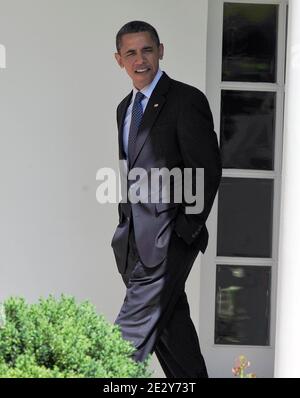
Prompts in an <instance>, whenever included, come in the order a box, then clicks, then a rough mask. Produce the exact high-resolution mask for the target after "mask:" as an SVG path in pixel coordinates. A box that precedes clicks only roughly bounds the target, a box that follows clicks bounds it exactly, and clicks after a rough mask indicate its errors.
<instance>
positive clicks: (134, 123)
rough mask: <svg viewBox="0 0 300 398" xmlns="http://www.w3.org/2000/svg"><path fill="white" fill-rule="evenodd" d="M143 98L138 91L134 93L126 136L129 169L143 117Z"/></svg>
mask: <svg viewBox="0 0 300 398" xmlns="http://www.w3.org/2000/svg"><path fill="white" fill-rule="evenodd" d="M144 97H145V96H144V94H143V93H141V92H140V91H138V92H137V93H136V96H135V99H134V103H133V107H132V111H131V123H130V128H129V135H128V160H129V165H130V167H131V165H132V163H133V155H134V149H135V143H136V138H137V134H138V130H139V127H140V124H141V121H142V117H143V106H142V100H143V98H144Z"/></svg>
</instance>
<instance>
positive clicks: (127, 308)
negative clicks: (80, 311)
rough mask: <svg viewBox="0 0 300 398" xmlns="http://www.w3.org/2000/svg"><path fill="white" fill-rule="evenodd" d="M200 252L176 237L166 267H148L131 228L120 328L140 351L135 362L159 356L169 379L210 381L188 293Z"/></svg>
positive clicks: (124, 336)
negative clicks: (141, 256) (191, 312)
mask: <svg viewBox="0 0 300 398" xmlns="http://www.w3.org/2000/svg"><path fill="white" fill-rule="evenodd" d="M198 252H199V249H197V247H196V246H194V245H193V244H192V245H188V244H187V243H186V242H185V241H184V240H183V239H182V238H180V237H179V236H177V234H176V233H175V232H174V231H173V233H172V235H171V238H170V243H169V246H168V253H167V256H166V258H165V259H164V261H163V262H162V263H160V264H159V265H157V266H156V267H153V268H149V267H145V266H144V265H143V263H142V262H141V260H140V258H139V255H138V252H137V248H136V243H135V238H134V230H133V225H132V223H131V225H130V233H129V243H128V255H127V266H126V270H125V273H124V274H122V278H123V281H124V283H125V285H126V288H127V289H126V296H125V299H124V303H123V305H122V307H121V310H120V313H119V315H118V317H117V319H116V321H115V323H116V324H118V325H119V326H120V329H121V332H122V335H123V338H124V339H126V340H129V341H131V342H132V343H133V345H134V346H135V347H136V351H135V353H134V359H135V360H136V361H144V360H145V359H146V357H147V356H148V354H151V353H153V352H155V353H156V356H157V358H158V360H159V362H160V364H161V367H162V369H163V371H164V373H165V375H166V377H168V378H206V377H208V375H207V370H206V366H205V362H204V359H203V356H202V354H201V351H200V345H199V341H198V336H197V333H196V330H195V327H194V324H193V322H192V320H191V317H190V309H189V304H188V301H187V296H186V293H185V282H186V279H187V277H188V275H189V273H190V270H191V268H192V265H193V263H194V261H195V259H196V257H197V255H198Z"/></svg>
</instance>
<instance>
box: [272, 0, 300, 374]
mask: <svg viewBox="0 0 300 398" xmlns="http://www.w3.org/2000/svg"><path fill="white" fill-rule="evenodd" d="M299 18H300V2H299V0H290V1H289V24H288V27H289V29H288V45H287V68H286V71H287V81H286V103H285V129H284V134H285V136H284V145H283V184H282V214H281V228H280V234H281V236H280V246H279V275H278V295H277V300H278V304H277V328H276V350H275V377H294V378H299V377H300V362H299V354H300V350H299V329H300V311H299V301H300V294H299V280H300V267H299V253H298V248H299V224H300V212H299V196H300V180H299V170H300V157H299V150H300V135H299V124H300V114H299V91H300V26H299Z"/></svg>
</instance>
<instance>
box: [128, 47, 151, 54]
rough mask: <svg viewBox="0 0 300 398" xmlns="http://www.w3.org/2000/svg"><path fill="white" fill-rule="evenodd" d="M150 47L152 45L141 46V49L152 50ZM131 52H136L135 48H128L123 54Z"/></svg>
mask: <svg viewBox="0 0 300 398" xmlns="http://www.w3.org/2000/svg"><path fill="white" fill-rule="evenodd" d="M152 49H153V46H145V47H143V48H142V50H152ZM133 52H136V50H135V49H133V48H130V49H129V50H127V51H126V52H125V55H126V54H129V53H133Z"/></svg>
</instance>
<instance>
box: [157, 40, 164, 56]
mask: <svg viewBox="0 0 300 398" xmlns="http://www.w3.org/2000/svg"><path fill="white" fill-rule="evenodd" d="M158 55H159V59H163V56H164V45H163V44H162V43H160V45H159V47H158Z"/></svg>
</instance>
